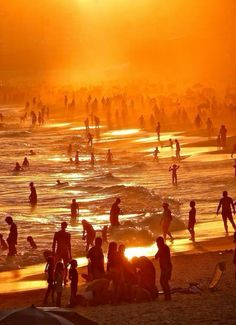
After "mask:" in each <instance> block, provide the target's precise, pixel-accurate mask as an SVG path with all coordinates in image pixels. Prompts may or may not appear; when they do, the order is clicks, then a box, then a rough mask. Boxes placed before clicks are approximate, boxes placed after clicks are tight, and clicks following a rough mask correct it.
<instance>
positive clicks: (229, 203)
mask: <svg viewBox="0 0 236 325" xmlns="http://www.w3.org/2000/svg"><path fill="white" fill-rule="evenodd" d="M220 209H222V210H221V214H222V219H223V223H224V228H225V232H226V234H228V224H227V220H229V222H230V223H231V225H232V227H233V228H234V230H236V226H235V223H234V219H233V215H232V210H233V213H234V214H235V206H234V203H233V199H232V198H231V197H229V196H228V192H227V191H224V192H223V197H222V198H221V199H220V201H219V205H218V208H217V211H216V214H217V215H218V214H219V211H220Z"/></svg>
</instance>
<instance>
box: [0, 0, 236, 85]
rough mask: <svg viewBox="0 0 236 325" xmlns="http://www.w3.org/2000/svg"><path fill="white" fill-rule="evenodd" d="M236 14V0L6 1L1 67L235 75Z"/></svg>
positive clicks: (30, 72) (70, 75) (29, 71)
mask: <svg viewBox="0 0 236 325" xmlns="http://www.w3.org/2000/svg"><path fill="white" fill-rule="evenodd" d="M235 17H236V1H235V0H225V1H223V0H136V1H133V0H114V1H113V0H37V1H30V0H7V1H1V5H0V69H1V70H0V73H1V75H2V77H5V76H6V75H11V76H14V75H21V76H23V77H26V78H27V77H36V76H37V77H42V76H47V77H48V78H53V77H54V78H55V77H57V76H59V75H60V77H64V79H66V80H68V81H69V80H72V79H73V80H77V79H78V80H79V79H81V80H91V81H97V80H103V79H116V78H121V79H123V78H127V77H129V78H137V77H139V78H140V77H143V78H146V79H154V80H158V79H160V80H162V81H165V80H167V79H176V80H184V81H185V80H189V79H193V80H195V79H196V80H201V79H203V80H205V79H207V80H223V81H224V82H227V81H229V82H230V81H232V80H233V79H234V78H235V72H236V69H235V63H234V62H235V48H236V45H235V44H236V42H235V41H236V36H235V27H236V23H235ZM9 71H10V73H9ZM64 81H65V80H64Z"/></svg>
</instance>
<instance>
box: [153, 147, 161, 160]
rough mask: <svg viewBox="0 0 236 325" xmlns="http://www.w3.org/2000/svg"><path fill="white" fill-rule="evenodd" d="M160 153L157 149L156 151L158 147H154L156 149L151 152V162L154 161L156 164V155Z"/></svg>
mask: <svg viewBox="0 0 236 325" xmlns="http://www.w3.org/2000/svg"><path fill="white" fill-rule="evenodd" d="M159 153H160V151H159V149H158V147H156V149H155V150H154V152H153V161H156V162H158V160H159V159H158V154H159Z"/></svg>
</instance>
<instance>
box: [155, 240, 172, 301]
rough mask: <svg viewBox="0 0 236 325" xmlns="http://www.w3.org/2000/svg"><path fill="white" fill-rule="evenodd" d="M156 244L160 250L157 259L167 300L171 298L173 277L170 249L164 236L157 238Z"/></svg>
mask: <svg viewBox="0 0 236 325" xmlns="http://www.w3.org/2000/svg"><path fill="white" fill-rule="evenodd" d="M156 244H157V247H158V252H157V253H156V255H155V259H159V263H160V269H161V276H160V284H161V287H162V290H163V291H164V295H165V300H171V293H170V286H169V281H170V279H171V273H172V263H171V257H170V249H169V247H168V246H167V245H166V244H165V241H164V239H163V238H162V237H158V238H157V239H156Z"/></svg>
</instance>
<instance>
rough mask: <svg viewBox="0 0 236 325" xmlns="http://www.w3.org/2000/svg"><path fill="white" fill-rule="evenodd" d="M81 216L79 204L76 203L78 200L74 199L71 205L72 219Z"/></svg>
mask: <svg viewBox="0 0 236 325" xmlns="http://www.w3.org/2000/svg"><path fill="white" fill-rule="evenodd" d="M78 215H79V204H78V203H77V202H76V199H72V202H71V205H70V216H71V218H76V217H77V216H78Z"/></svg>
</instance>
